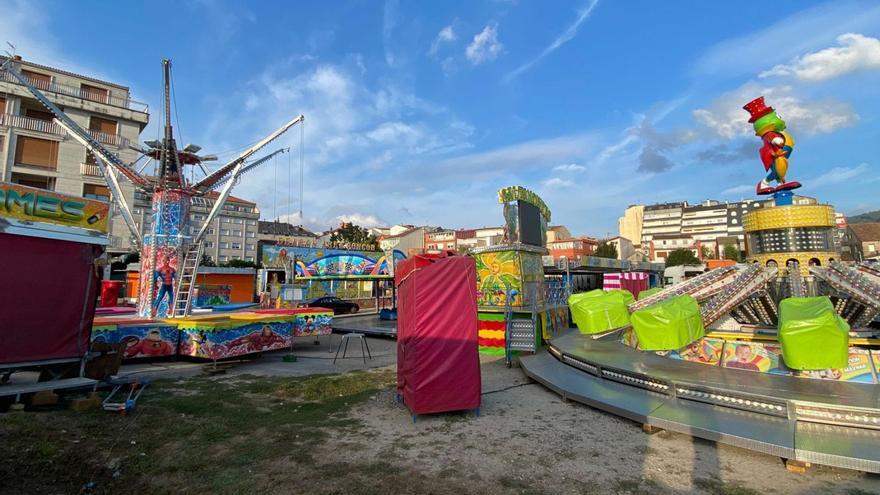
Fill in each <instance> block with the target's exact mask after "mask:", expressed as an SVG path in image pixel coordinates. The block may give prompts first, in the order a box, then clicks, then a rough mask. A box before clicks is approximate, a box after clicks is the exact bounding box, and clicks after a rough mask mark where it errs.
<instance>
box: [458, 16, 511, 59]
mask: <svg viewBox="0 0 880 495" xmlns="http://www.w3.org/2000/svg"><path fill="white" fill-rule="evenodd" d="M503 48H504V45H502V44H501V42H500V41H498V24H496V23H494V22H493V23H489V24H486V27H484V28H483V30H482V31H480V32H479V33H477V34H476V35H474V40H473V41H472V42H471V44H470V45H468V46H467V48H466V49H465V51H464V54H465V56H466V57H467V59H468V60H470V61H471V63H472V64H474V65H479V64H483V63H486V62H491V61H492V60H495V59H496V58H498V55H500V54H501V50H502V49H503Z"/></svg>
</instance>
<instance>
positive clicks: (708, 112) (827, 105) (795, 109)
mask: <svg viewBox="0 0 880 495" xmlns="http://www.w3.org/2000/svg"><path fill="white" fill-rule="evenodd" d="M762 95H763V96H764V97H765V100H766V102H767V104H768V105H770V106H772V107H773V108H775V109H776V111H777V113H778V114H779V116H780V117H782V118H783V119H784V120H785V122H786V124H787V126H788V129H789V130H790V131H792V132H793V133H795V134H828V133H831V132H834V131H836V130H837V129H840V128H843V127H849V126H852V125H854V124H855V123H856V122H858V120H859V116H858V114H856V112H855V110H854V109H853V108H852V106H851V105H849V104H847V103H844V102H841V101H838V100H834V99H825V100H815V101H809V102H805V101H801V99H800V98H799V97H798V96H797V95H796V94H795V93H794V89H793V88H792V87H790V86H775V87H765V86H762V85H760V84H758V83H755V82H748V83H746V84H744V85H742V86H740V87H739V88H737V89H735V90H733V91H730V92H728V93H725V94H723V95H721V96H719V97H718V98H716V99H715V100H714V101H713V102H712V103H710V104H709V105H708V106H707V107H706V108H700V109H697V110H694V111H693V117H694V119H695V120H696V121H697V122H699V123H700V124H702V125H704V126H706V127H708V128H709V129H710V130H712V131H713V132H715V133H716V134H717V135H718V136H720V137H722V138H724V139H734V138H737V137H740V136H748V135H754V130H753V128H752V125H751V124H749V122H748V120H749V119H748V116H749V115H748V113H747V112H746V111H745V110H743V109H742V107H743V105H745V104H746V103H748V102H750V101H752V100H753V99H755V98H757V97H758V96H762Z"/></svg>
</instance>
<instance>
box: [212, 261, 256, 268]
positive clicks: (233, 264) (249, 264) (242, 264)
mask: <svg viewBox="0 0 880 495" xmlns="http://www.w3.org/2000/svg"><path fill="white" fill-rule="evenodd" d="M220 266H223V267H226V268H256V267H257V264H256V263H254V262H253V261H245V260H229V261H227V262H224V263H220Z"/></svg>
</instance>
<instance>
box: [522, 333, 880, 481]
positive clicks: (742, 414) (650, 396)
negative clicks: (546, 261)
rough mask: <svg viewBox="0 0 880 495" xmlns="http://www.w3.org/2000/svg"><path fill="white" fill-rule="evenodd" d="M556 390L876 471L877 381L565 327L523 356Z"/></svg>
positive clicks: (788, 453) (630, 414) (664, 421)
mask: <svg viewBox="0 0 880 495" xmlns="http://www.w3.org/2000/svg"><path fill="white" fill-rule="evenodd" d="M520 365H521V367H522V370H523V372H524V373H525V374H526V375H527V376H528V377H529V378H531V379H533V380H535V381H537V382H539V383H541V384H542V385H544V386H545V387H547V388H548V389H550V390H552V391H554V392H556V393H558V394H560V395H561V396H562V397H563V398H564V399H568V400H575V401H578V402H581V403H583V404H586V405H589V406H591V407H594V408H597V409H601V410H603V411H606V412H610V413H612V414H615V415H617V416H621V417H624V418H628V419H630V420H632V421H635V422H637V423H641V424H642V425H644V427H645V428H647V429H653V428H659V429H664V430H669V431H674V432H678V433H684V434H687V435H691V436H694V437H699V438H703V439H706V440H711V441H716V442H721V443H726V444H729V445H733V446H736V447H741V448H745V449H749V450H754V451H757V452H762V453H765V454H769V455H773V456H777V457H781V458H783V459H786V460H789V461H800V462H804V463H814V464H823V465H828V466H834V467H840V468H846V469H854V470H859V471H865V472H871V473H880V385H876V384H865V383H848V382H835V381H830V380H828V381H826V380H818V379H809V378H798V377H792V376H782V375H771V374H767V373H757V372H751V371H744V370H735V369H726V368H720V367H716V366H708V365H704V364H699V363H691V362H688V361H679V360H672V359H667V358H665V357H662V356H658V355H656V354H653V353H647V352H640V351H637V350H635V349H632V348H630V347H627V346H626V345H623V344H621V343H620V342H618V340H617V333H616V332H615V333H613V334H611V335H609V336H607V337H605V338H602V339H597V340H594V339H592V338H590V337H588V336H583V335H580V334H579V333H578V332H577V331H576V330H573V331H569V332H568V333H566V334H563V335H561V336H559V337H556V338H554V339H553V340H552V342H550V344H549V345H548V347H547V350H546V351H544V350H542V351H540V352H539V353H537V354H535V355H531V356H523V357H522V358H520Z"/></svg>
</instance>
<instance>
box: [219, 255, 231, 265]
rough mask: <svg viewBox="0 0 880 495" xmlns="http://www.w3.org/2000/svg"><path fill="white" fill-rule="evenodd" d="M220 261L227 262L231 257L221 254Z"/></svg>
mask: <svg viewBox="0 0 880 495" xmlns="http://www.w3.org/2000/svg"><path fill="white" fill-rule="evenodd" d="M220 261H221V262H223V263H225V262H227V261H229V257H228V256H221V257H220Z"/></svg>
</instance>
